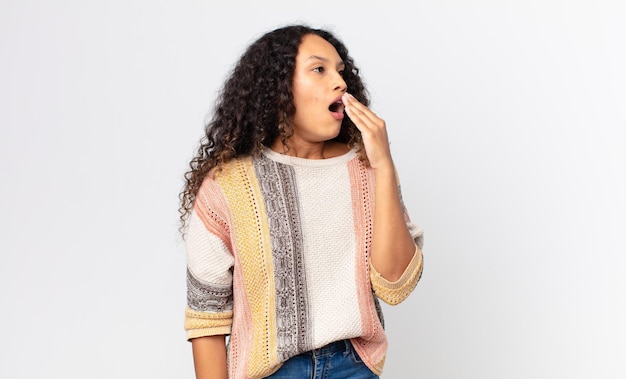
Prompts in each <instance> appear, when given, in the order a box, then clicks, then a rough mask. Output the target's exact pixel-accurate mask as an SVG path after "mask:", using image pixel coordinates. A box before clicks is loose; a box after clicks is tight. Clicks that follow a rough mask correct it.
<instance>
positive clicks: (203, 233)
mask: <svg viewBox="0 0 626 379" xmlns="http://www.w3.org/2000/svg"><path fill="white" fill-rule="evenodd" d="M373 212H374V176H373V173H372V171H371V170H370V169H369V168H367V167H366V166H365V165H364V164H363V163H362V162H361V161H360V160H359V159H358V157H357V154H356V153H355V152H354V151H351V152H349V153H347V154H345V155H342V156H339V157H335V158H330V159H323V160H309V159H302V158H295V157H291V156H286V155H281V154H278V153H276V152H273V151H271V150H267V151H265V153H264V155H263V156H262V157H260V158H255V159H253V158H244V159H237V160H234V161H231V162H229V163H228V164H226V165H225V167H223V169H222V170H221V171H219V172H218V173H217V174H216V175H215V177H207V179H205V181H204V182H203V184H202V187H201V188H200V191H199V192H198V195H197V198H196V202H195V204H194V209H193V212H192V214H191V218H190V221H189V230H188V234H187V238H186V244H187V246H186V247H187V257H188V261H187V262H188V270H187V278H188V280H187V284H188V291H187V293H188V295H187V300H188V305H187V309H186V316H185V329H186V331H187V337H188V338H189V339H192V338H196V337H201V336H208V335H217V334H230V336H231V338H230V343H229V377H230V378H231V379H244V378H263V377H265V376H268V375H270V374H271V373H272V372H274V371H276V370H277V369H278V368H279V367H280V365H281V364H282V362H284V361H286V360H287V359H289V358H290V357H293V356H295V355H297V354H300V353H302V352H305V351H309V350H312V349H315V348H319V347H322V346H324V345H326V344H328V343H330V342H333V341H337V340H341V339H351V341H352V344H353V345H354V347H355V349H356V350H357V352H358V353H359V355H360V356H361V358H362V359H363V361H364V363H365V364H366V365H367V366H368V367H369V368H370V369H371V370H372V371H373V372H375V373H376V374H378V375H380V373H381V372H382V368H383V364H384V359H385V353H386V350H387V339H386V337H385V332H384V329H383V317H382V312H381V309H380V306H379V304H378V299H381V300H383V301H385V302H387V303H390V304H397V303H399V302H401V301H403V300H404V299H405V298H406V297H407V296H408V295H409V294H410V293H411V291H412V290H413V288H415V285H416V284H417V282H418V280H419V278H420V276H421V272H422V253H421V247H422V241H423V237H422V230H421V229H420V228H419V227H418V226H416V225H415V224H413V223H411V221H410V219H409V216H408V214H407V213H406V210H405V219H406V221H407V225H408V228H409V231H410V233H411V235H412V236H413V238H414V240H415V242H416V254H415V256H414V257H413V260H412V261H411V263H410V264H409V266H408V267H407V268H406V270H405V273H404V274H403V276H402V277H401V278H400V279H399V280H398V281H397V282H394V283H391V282H388V281H386V280H385V279H384V278H383V277H382V276H380V274H378V273H377V272H376V271H375V270H374V269H373V267H371V266H370V263H369V249H370V245H371V237H372V230H373Z"/></svg>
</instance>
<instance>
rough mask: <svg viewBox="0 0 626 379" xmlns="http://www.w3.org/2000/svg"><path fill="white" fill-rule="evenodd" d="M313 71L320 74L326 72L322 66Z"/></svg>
mask: <svg viewBox="0 0 626 379" xmlns="http://www.w3.org/2000/svg"><path fill="white" fill-rule="evenodd" d="M313 71H315V72H319V73H320V74H321V73H323V72H324V67H322V66H319V67H315V68H314V69H313Z"/></svg>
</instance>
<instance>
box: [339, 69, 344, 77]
mask: <svg viewBox="0 0 626 379" xmlns="http://www.w3.org/2000/svg"><path fill="white" fill-rule="evenodd" d="M343 74H344V71H343V70H339V75H341V77H342V78H343Z"/></svg>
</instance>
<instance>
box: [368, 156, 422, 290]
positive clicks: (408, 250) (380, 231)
mask: <svg viewBox="0 0 626 379" xmlns="http://www.w3.org/2000/svg"><path fill="white" fill-rule="evenodd" d="M375 176H376V190H375V209H374V232H373V237H372V247H371V249H372V250H371V263H372V265H373V266H374V268H375V269H376V271H378V272H379V273H380V274H381V275H382V276H383V277H384V278H385V279H387V280H389V281H392V282H393V281H396V280H398V279H399V278H400V277H401V276H402V273H403V272H404V270H405V269H406V267H407V265H408V264H409V262H410V261H411V259H412V258H413V255H414V254H415V241H413V238H412V237H411V234H410V233H409V230H408V228H407V225H406V220H405V218H404V212H403V208H402V203H401V201H400V195H399V191H398V182H397V179H396V174H395V170H394V167H393V164H392V163H391V162H390V163H389V164H387V165H384V166H382V167H378V168H376V170H375Z"/></svg>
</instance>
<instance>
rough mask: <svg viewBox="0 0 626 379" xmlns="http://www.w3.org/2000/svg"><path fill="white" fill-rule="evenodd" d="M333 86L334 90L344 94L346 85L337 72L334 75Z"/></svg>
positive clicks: (346, 88)
mask: <svg viewBox="0 0 626 379" xmlns="http://www.w3.org/2000/svg"><path fill="white" fill-rule="evenodd" d="M333 84H334V90H339V91H341V92H346V91H347V90H348V85H347V84H346V81H345V80H343V76H342V75H341V74H340V73H339V72H336V73H335V78H334V83H333Z"/></svg>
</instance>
